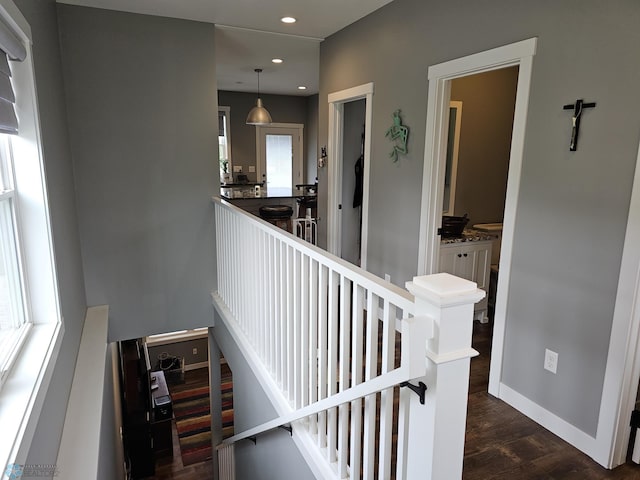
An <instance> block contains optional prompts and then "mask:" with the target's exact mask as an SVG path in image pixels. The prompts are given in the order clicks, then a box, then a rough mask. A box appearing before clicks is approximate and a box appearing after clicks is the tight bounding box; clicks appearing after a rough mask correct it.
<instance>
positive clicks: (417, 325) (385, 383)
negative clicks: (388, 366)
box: [221, 318, 433, 445]
mask: <svg viewBox="0 0 640 480" xmlns="http://www.w3.org/2000/svg"><path fill="white" fill-rule="evenodd" d="M404 322H406V323H405V325H406V326H407V327H408V328H407V331H405V332H403V333H405V336H404V338H405V339H407V338H412V339H414V340H415V339H419V340H418V341H417V342H416V341H414V342H410V341H408V340H404V341H403V351H404V352H405V353H404V356H405V361H404V362H401V365H402V366H401V367H400V368H396V369H394V370H392V371H390V372H388V373H384V374H382V375H380V376H377V377H375V378H373V379H372V380H369V381H367V382H364V383H360V384H358V385H355V386H353V387H351V388H348V389H346V390H343V391H342V392H340V393H337V394H335V395H332V396H331V397H329V398H326V399H324V400H320V401H318V402H315V403H312V404H310V405H308V406H306V407H303V408H300V409H298V410H294V411H291V412H289V413H286V414H285V415H282V416H280V417H278V418H275V419H273V420H270V421H268V422H265V423H263V424H261V425H258V426H256V427H253V428H250V429H248V430H245V431H244V432H242V433H238V434H236V435H233V436H232V437H229V438H226V439H225V440H223V441H222V443H221V445H229V444H232V443H235V442H237V441H239V440H244V439H245V438H249V437H254V436H256V435H260V434H261V433H264V432H267V431H269V430H273V429H274V428H278V427H280V426H282V425H285V424H287V423H291V422H295V421H296V420H300V419H302V418H304V417H308V416H310V415H313V414H316V413H319V412H322V411H326V410H329V409H331V408H333V407H337V406H340V405H344V404H347V403H350V402H353V401H354V400H357V399H362V398H365V397H367V396H369V395H372V394H374V393H378V392H381V391H383V390H386V389H388V388H391V387H395V386H398V385H401V384H403V383H405V382H409V381H411V380H413V379H415V378H417V377H422V376H424V374H425V373H426V363H425V362H424V361H420V350H418V351H414V352H411V348H412V345H413V346H414V350H415V345H419V344H424V341H426V340H427V339H428V338H431V335H432V334H433V324H432V322H431V321H430V319H425V318H419V319H418V318H412V319H405V320H404ZM430 334H431V335H430ZM421 350H422V351H424V349H421ZM412 355H413V356H414V361H411V356H412ZM415 360H418V361H415Z"/></svg>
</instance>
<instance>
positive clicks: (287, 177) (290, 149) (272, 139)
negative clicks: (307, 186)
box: [256, 123, 303, 191]
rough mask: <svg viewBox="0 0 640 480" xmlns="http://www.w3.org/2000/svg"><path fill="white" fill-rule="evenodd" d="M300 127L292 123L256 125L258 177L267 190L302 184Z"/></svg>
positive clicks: (301, 127)
mask: <svg viewBox="0 0 640 480" xmlns="http://www.w3.org/2000/svg"><path fill="white" fill-rule="evenodd" d="M302 129H303V126H302V125H300V124H293V123H292V124H287V123H282V124H272V125H269V126H266V127H260V126H259V127H256V144H257V146H258V148H257V156H258V158H257V162H256V163H257V164H258V175H259V176H258V178H259V179H260V178H262V180H263V181H265V182H266V183H265V184H266V187H267V189H271V190H272V191H273V190H274V189H295V186H296V184H300V183H303V182H302Z"/></svg>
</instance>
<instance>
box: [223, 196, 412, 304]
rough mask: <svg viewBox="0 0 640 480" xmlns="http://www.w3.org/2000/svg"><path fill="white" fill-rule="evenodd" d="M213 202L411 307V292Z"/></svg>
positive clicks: (244, 213) (233, 208) (231, 207)
mask: <svg viewBox="0 0 640 480" xmlns="http://www.w3.org/2000/svg"><path fill="white" fill-rule="evenodd" d="M211 199H212V201H213V203H214V204H216V205H219V206H221V207H223V208H225V209H227V210H229V211H232V212H233V213H234V215H239V216H240V217H244V218H246V219H247V220H249V221H251V223H252V224H253V225H254V226H255V227H256V228H258V229H260V230H262V231H264V232H267V233H268V234H269V236H271V237H273V238H274V239H277V240H281V241H286V242H287V243H289V244H291V245H295V247H296V249H297V250H299V251H300V252H301V253H303V254H305V255H308V256H309V257H311V258H313V259H316V260H317V259H321V261H322V262H323V263H324V264H325V265H326V266H327V267H329V268H331V269H332V270H334V271H335V272H337V273H339V274H341V275H348V276H352V277H353V280H355V281H357V282H358V283H359V284H360V285H362V286H363V287H366V288H367V289H369V290H371V291H372V292H374V293H376V294H383V295H385V296H388V298H389V300H390V301H391V302H392V303H394V304H396V305H398V306H399V307H401V308H403V309H407V311H412V309H413V301H414V298H413V295H411V294H410V293H409V292H408V291H406V290H404V289H402V288H400V287H398V286H397V285H394V284H393V283H390V282H386V281H384V280H382V279H381V278H379V277H377V276H375V275H374V274H372V273H370V272H367V271H366V270H362V269H360V268H356V267H354V265H353V264H351V263H349V262H347V261H346V260H343V259H342V258H340V257H336V256H335V255H333V254H331V253H329V252H327V251H326V250H323V249H321V248H320V247H317V246H315V245H312V244H310V243H309V242H305V241H304V240H302V239H300V238H298V237H296V236H295V235H292V234H290V233H288V232H287V231H285V230H282V229H277V228H275V229H274V228H273V225H272V224H270V223H269V222H266V221H264V220H263V219H261V218H260V217H256V216H255V215H252V214H251V213H249V212H247V211H245V210H242V209H241V208H238V207H236V206H235V205H233V204H232V203H229V202H227V201H226V200H223V199H222V198H220V197H216V196H214V197H211Z"/></svg>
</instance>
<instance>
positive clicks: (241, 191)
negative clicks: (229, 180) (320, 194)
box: [220, 184, 315, 200]
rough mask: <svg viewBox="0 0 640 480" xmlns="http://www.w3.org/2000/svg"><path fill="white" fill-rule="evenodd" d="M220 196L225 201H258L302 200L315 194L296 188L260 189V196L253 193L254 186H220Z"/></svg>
mask: <svg viewBox="0 0 640 480" xmlns="http://www.w3.org/2000/svg"><path fill="white" fill-rule="evenodd" d="M220 196H221V197H222V198H224V199H225V200H240V199H247V200H248V199H260V198H302V197H315V194H311V195H310V194H308V193H306V194H305V193H303V192H301V191H300V190H299V189H297V188H260V195H256V193H255V184H249V185H242V186H238V185H233V186H229V185H226V186H225V185H222V186H220Z"/></svg>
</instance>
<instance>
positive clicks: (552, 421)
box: [500, 383, 607, 468]
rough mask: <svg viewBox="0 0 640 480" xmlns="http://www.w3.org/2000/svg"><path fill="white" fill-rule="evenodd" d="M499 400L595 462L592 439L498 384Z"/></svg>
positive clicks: (594, 444) (594, 449)
mask: <svg viewBox="0 0 640 480" xmlns="http://www.w3.org/2000/svg"><path fill="white" fill-rule="evenodd" d="M500 399H501V400H503V401H504V402H506V403H508V404H509V405H511V406H512V407H513V408H515V409H516V410H518V411H519V412H521V413H523V414H525V415H526V416H527V417H529V418H530V419H532V420H533V421H535V422H536V423H539V424H540V425H542V426H543V427H544V428H546V429H547V430H549V431H550V432H551V433H553V434H554V435H557V436H558V437H560V438H561V439H563V440H564V441H565V442H567V443H569V444H571V445H573V446H574V447H576V448H577V449H578V450H580V451H581V452H583V453H585V454H587V455H589V456H590V457H591V458H593V459H594V460H596V461H597V459H596V458H595V456H594V452H596V447H597V445H596V439H595V438H594V437H592V436H590V435H589V434H587V433H585V432H583V431H582V430H580V429H578V428H576V427H574V426H573V425H571V424H570V423H568V422H567V421H566V420H563V419H562V418H560V417H558V416H557V415H556V414H555V413H552V412H550V411H549V410H547V409H545V408H542V407H541V406H540V405H538V404H537V403H534V402H532V401H531V400H529V399H528V398H526V397H525V396H523V395H522V394H520V393H518V392H516V391H515V390H513V389H512V388H509V387H508V386H506V385H505V384H504V383H500ZM603 466H604V465H603ZM604 467H605V468H607V467H606V466H604Z"/></svg>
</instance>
